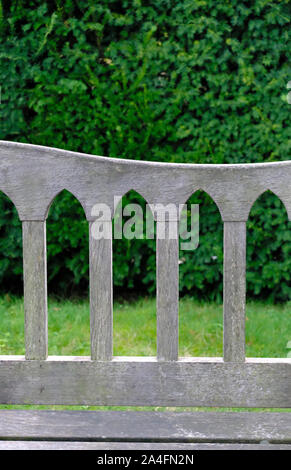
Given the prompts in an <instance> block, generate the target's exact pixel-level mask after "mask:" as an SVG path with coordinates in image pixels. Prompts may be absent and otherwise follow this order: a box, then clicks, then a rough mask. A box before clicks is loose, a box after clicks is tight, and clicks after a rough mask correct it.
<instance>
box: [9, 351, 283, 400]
mask: <svg viewBox="0 0 291 470" xmlns="http://www.w3.org/2000/svg"><path fill="white" fill-rule="evenodd" d="M8 357H9V356H8ZM0 383H1V388H0V403H3V404H45V405H57V404H62V405H101V406H107V405H108V406H218V407H219V406H221V407H270V408H272V407H281V408H288V407H291V359H285V360H284V359H282V360H280V359H278V360H277V361H271V360H270V361H267V360H262V361H260V360H257V359H254V360H251V359H248V360H247V361H246V362H245V363H234V362H223V361H222V360H221V359H220V360H219V359H216V358H214V359H212V358H201V359H200V358H185V359H183V360H179V361H172V362H170V361H169V362H162V361H157V360H156V359H155V358H142V357H140V358H132V359H131V358H129V357H126V358H123V357H121V358H114V359H113V361H110V362H104V361H90V360H88V359H86V358H82V357H79V358H73V359H71V360H70V359H68V358H67V359H65V360H62V358H61V357H56V358H48V360H46V361H27V360H26V361H25V360H21V359H15V357H14V359H9V358H8V359H6V358H4V359H1V360H0Z"/></svg>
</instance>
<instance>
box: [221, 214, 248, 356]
mask: <svg viewBox="0 0 291 470" xmlns="http://www.w3.org/2000/svg"><path fill="white" fill-rule="evenodd" d="M245 303H246V224H245V222H224V279H223V321H224V325H223V349H224V360H225V361H228V362H229V361H230V362H243V361H244V360H245Z"/></svg>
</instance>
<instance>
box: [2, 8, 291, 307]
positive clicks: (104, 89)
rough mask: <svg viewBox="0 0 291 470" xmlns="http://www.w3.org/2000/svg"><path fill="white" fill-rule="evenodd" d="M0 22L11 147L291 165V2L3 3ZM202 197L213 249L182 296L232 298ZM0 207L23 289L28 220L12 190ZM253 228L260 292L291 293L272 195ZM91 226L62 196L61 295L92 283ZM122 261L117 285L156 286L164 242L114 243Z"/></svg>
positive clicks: (14, 273) (7, 271)
mask: <svg viewBox="0 0 291 470" xmlns="http://www.w3.org/2000/svg"><path fill="white" fill-rule="evenodd" d="M0 21H1V23H0V31H1V33H0V34H1V46H0V48H1V49H0V84H1V107H0V113H1V131H0V137H1V139H5V140H11V141H20V142H30V143H33V144H40V145H48V146H54V147H59V148H65V149H69V150H75V151H81V152H86V153H93V154H97V155H108V156H111V157H123V158H132V159H145V160H153V161H170V162H193V163H233V162H234V163H237V162H261V161H278V160H284V159H288V158H289V154H290V141H291V139H290V107H289V106H288V104H287V103H286V94H287V90H286V84H287V82H288V81H289V80H290V68H289V66H288V60H289V63H290V1H289V0H286V1H280V0H276V1H271V2H270V1H266V0H254V1H253V2H247V1H242V0H237V1H230V0H229V1H221V0H208V1H204V0H197V1H194V0H180V1H176V2H175V1H173V0H132V1H129V0H102V1H100V2H95V1H94V0H92V1H89V0H79V1H78V0H77V1H72V0H65V1H60V0H56V1H50V2H44V1H39V2H35V1H21V0H18V1H15V2H10V1H9V0H2V1H1V0H0ZM288 42H289V44H288ZM288 49H289V50H288ZM288 53H289V54H288ZM130 198H136V195H129V196H128V199H130ZM194 199H195V200H196V201H200V202H201V203H203V204H202V206H201V211H200V220H201V231H200V246H199V248H198V249H197V250H196V251H194V252H183V253H182V254H181V264H180V273H181V281H180V287H181V291H182V293H188V294H189V293H190V294H191V295H195V296H199V297H203V298H211V299H220V298H221V290H222V282H221V280H222V270H221V267H222V224H221V220H220V216H219V214H218V210H217V208H216V206H215V205H214V203H213V202H212V201H211V199H210V198H209V197H208V196H207V195H203V194H202V195H201V194H200V195H196V196H194V197H193V200H194ZM0 205H1V208H2V210H1V211H0V230H1V238H0V257H1V258H0V282H1V286H2V289H6V290H13V289H15V290H19V289H20V286H21V275H22V274H21V272H22V270H21V231H20V226H19V224H17V218H16V215H15V212H13V211H11V207H10V206H9V204H8V202H7V200H6V198H5V197H4V196H3V197H2V199H1V200H0ZM248 227H249V231H248V292H249V294H250V295H251V296H255V297H260V298H271V299H273V300H287V299H289V298H290V293H291V283H290V273H291V257H290V251H291V239H290V224H289V225H288V222H287V216H286V212H285V210H284V209H283V207H282V205H281V203H280V201H279V200H277V199H276V198H275V197H274V196H273V195H270V194H265V195H263V196H262V198H261V199H260V201H257V202H256V204H255V206H254V207H253V211H252V215H251V217H250V220H249V224H248ZM87 231H88V228H87V223H86V221H85V220H84V216H83V212H82V209H81V207H80V205H79V203H78V202H77V201H76V200H74V199H73V197H72V196H71V195H70V194H68V193H63V194H62V195H60V196H59V197H58V201H57V204H54V205H53V206H52V209H51V212H50V218H49V221H48V266H49V289H50V291H51V292H52V291H55V292H67V293H70V294H72V293H74V292H77V293H80V292H83V291H84V289H86V287H87V279H88V247H87ZM114 262H115V268H114V283H115V286H116V288H118V289H120V290H121V291H122V290H125V289H129V290H132V291H135V292H136V291H138V292H139V291H144V292H147V293H151V292H153V290H154V266H155V253H154V242H153V241H133V242H128V241H116V242H114Z"/></svg>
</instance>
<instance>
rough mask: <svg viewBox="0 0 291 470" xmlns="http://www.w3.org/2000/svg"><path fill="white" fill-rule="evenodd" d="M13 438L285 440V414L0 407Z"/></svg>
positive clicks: (6, 434)
mask: <svg viewBox="0 0 291 470" xmlns="http://www.w3.org/2000/svg"><path fill="white" fill-rule="evenodd" d="M16 438H17V439H20V440H28V439H43V440H48V441H49V440H53V441H58V440H64V441H101V442H102V441H103V442H106V441H109V442H113V441H119V442H122V441H123V442H151V443H152V442H168V443H169V442H174V443H183V442H184V443H190V442H192V443H203V442H207V443H222V442H223V443H253V444H254V443H260V442H262V441H267V442H268V443H273V444H279V443H281V444H283V443H285V444H291V413H276V412H259V413H258V412H238V413H237V412H208V411H206V412H151V411H86V410H83V411H63V410H58V411H51V410H0V439H7V440H13V439H16ZM265 443H266V442H265Z"/></svg>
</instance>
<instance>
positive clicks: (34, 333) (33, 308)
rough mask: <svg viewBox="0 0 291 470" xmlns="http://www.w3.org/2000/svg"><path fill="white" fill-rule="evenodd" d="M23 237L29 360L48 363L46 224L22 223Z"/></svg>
mask: <svg viewBox="0 0 291 470" xmlns="http://www.w3.org/2000/svg"><path fill="white" fill-rule="evenodd" d="M22 236H23V277H24V313H25V351H26V358H27V359H35V360H37V359H46V357H47V354H48V324H47V323H48V319H47V272H46V226H45V222H42V221H24V222H22Z"/></svg>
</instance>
